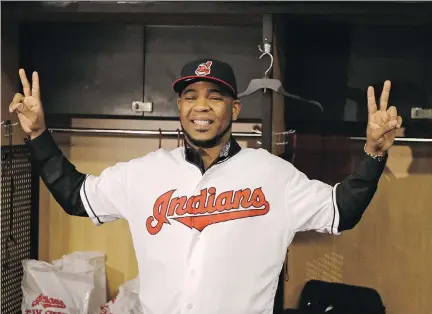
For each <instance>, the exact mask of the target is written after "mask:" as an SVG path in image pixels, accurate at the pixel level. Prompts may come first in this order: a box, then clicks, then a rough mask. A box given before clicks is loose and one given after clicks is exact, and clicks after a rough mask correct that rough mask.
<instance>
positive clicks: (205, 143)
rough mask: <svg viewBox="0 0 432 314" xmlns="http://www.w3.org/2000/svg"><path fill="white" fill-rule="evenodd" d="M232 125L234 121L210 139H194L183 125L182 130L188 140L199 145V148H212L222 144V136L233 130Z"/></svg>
mask: <svg viewBox="0 0 432 314" xmlns="http://www.w3.org/2000/svg"><path fill="white" fill-rule="evenodd" d="M231 127H232V121H231V122H230V123H229V124H228V126H227V127H226V128H225V129H224V130H223V131H222V132H221V133H219V134H217V135H216V136H214V137H213V138H211V139H208V140H197V139H194V138H193V137H192V136H191V135H190V134H189V133H187V132H186V130H185V129H184V128H183V125H182V131H183V134H184V136H185V138H186V140H187V141H189V143H191V144H192V145H194V146H196V147H198V148H212V147H215V146H217V145H219V144H220V142H221V140H222V138H223V137H224V136H225V134H227V132H228V131H229V130H231Z"/></svg>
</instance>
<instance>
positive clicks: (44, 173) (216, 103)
mask: <svg viewBox="0 0 432 314" xmlns="http://www.w3.org/2000/svg"><path fill="white" fill-rule="evenodd" d="M19 75H20V77H21V82H22V85H23V93H24V95H22V94H20V93H18V94H16V95H15V97H14V99H13V101H12V103H11V104H10V107H9V109H10V111H11V112H16V113H17V115H18V118H19V120H20V123H21V126H22V127H23V129H24V131H25V132H26V133H27V134H28V135H29V139H28V141H27V143H28V146H29V148H30V150H31V152H32V158H33V159H34V161H35V163H36V165H37V166H38V168H39V173H40V175H41V177H42V179H43V181H44V183H45V184H46V186H47V187H48V189H49V191H50V192H51V193H52V195H53V196H54V198H55V199H56V200H57V202H58V203H59V204H60V205H61V206H62V208H63V209H64V210H65V211H66V212H67V213H68V214H70V215H75V216H83V217H90V218H91V219H92V221H93V222H94V223H95V224H96V225H102V224H104V223H106V222H109V221H113V220H116V219H119V218H123V219H126V220H127V221H128V223H129V227H130V231H131V235H132V239H133V244H134V248H135V252H136V255H137V261H138V266H139V278H140V300H141V304H142V306H143V308H144V313H146V314H156V313H157V314H176V313H199V314H203V313H205V314H216V313H217V314H220V313H224V314H225V313H233V314H234V313H235V314H270V313H272V312H273V301H274V297H275V292H276V288H277V283H278V278H279V273H280V271H281V268H282V265H283V262H284V258H285V253H286V250H287V248H288V246H289V245H290V243H291V241H292V239H293V237H294V235H295V233H296V232H300V231H306V230H315V231H318V232H326V233H331V234H339V233H341V232H342V231H343V230H348V229H351V228H353V227H354V226H355V225H356V224H357V223H358V222H359V220H360V218H361V217H362V215H363V212H364V211H365V209H366V208H367V206H368V205H369V203H370V201H371V199H372V197H373V195H374V194H375V192H376V188H377V184H378V181H379V178H380V176H381V174H382V171H383V169H384V166H385V163H386V160H387V150H388V149H389V148H390V147H391V146H392V144H393V142H394V138H395V131H396V129H397V128H399V127H400V126H401V123H402V121H401V118H400V117H398V116H397V112H396V108H395V107H393V106H392V107H389V108H387V102H388V98H389V92H390V82H388V81H387V82H385V84H384V88H383V93H382V95H381V103H380V108H378V106H377V104H376V102H375V97H374V91H373V89H372V88H369V89H368V95H367V97H368V110H369V120H368V125H367V130H366V134H367V143H366V145H365V147H364V157H363V160H362V162H361V163H360V164H359V165H358V167H357V169H356V170H355V171H354V173H353V174H351V175H350V176H348V177H347V178H346V179H345V180H343V181H342V182H341V183H340V184H337V185H335V186H330V185H328V184H326V183H323V182H320V181H317V180H310V179H309V178H307V176H306V175H305V174H304V173H302V172H300V171H299V170H297V169H296V168H295V167H294V166H293V165H292V164H290V163H289V162H287V161H285V160H283V159H281V158H278V157H276V156H274V155H272V154H270V153H269V152H267V151H266V150H263V149H251V148H244V149H242V148H241V147H240V146H239V145H238V143H237V142H236V140H235V139H234V138H233V136H232V135H231V125H232V123H233V121H235V120H236V119H237V118H238V116H239V114H240V109H241V105H240V101H239V100H238V98H237V85H236V79H235V76H234V73H233V70H232V68H231V67H230V66H229V65H228V64H226V63H224V62H221V61H218V60H212V59H203V60H196V61H192V62H190V63H188V64H186V65H185V66H184V67H183V70H182V73H181V77H180V78H179V79H178V80H177V81H176V82H174V85H173V89H174V91H175V92H176V93H177V94H178V108H179V114H180V121H181V124H182V127H183V130H184V134H185V147H179V148H176V149H174V150H171V151H167V150H164V149H159V150H157V151H156V152H153V153H150V154H148V155H146V156H143V157H140V158H136V159H133V160H131V161H129V162H122V163H118V164H116V165H113V166H112V167H109V168H107V169H105V170H104V171H103V172H102V173H101V174H100V175H98V176H96V175H90V174H83V173H81V172H79V171H77V170H76V169H75V167H74V166H73V165H72V164H71V163H70V162H69V161H68V160H67V159H66V158H65V156H64V155H63V153H62V152H61V151H60V149H59V148H58V146H57V145H56V143H55V142H54V140H53V138H52V137H51V135H50V133H49V131H48V130H47V128H46V125H45V121H44V114H43V109H42V102H41V99H40V85H39V77H38V74H37V73H36V72H34V73H33V76H32V86H31V85H30V83H29V82H28V80H27V77H26V75H25V73H24V70H20V71H19Z"/></svg>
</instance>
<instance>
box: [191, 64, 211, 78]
mask: <svg viewBox="0 0 432 314" xmlns="http://www.w3.org/2000/svg"><path fill="white" fill-rule="evenodd" d="M212 64H213V62H211V61H207V62H206V63H201V64H200V65H199V66H198V67H197V69H196V70H195V74H196V75H199V76H206V75H209V74H210V71H211V66H212Z"/></svg>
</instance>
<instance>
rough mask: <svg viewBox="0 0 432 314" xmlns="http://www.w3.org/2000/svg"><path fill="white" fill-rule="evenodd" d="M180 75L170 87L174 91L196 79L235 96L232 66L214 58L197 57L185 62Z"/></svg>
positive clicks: (178, 91) (234, 79)
mask: <svg viewBox="0 0 432 314" xmlns="http://www.w3.org/2000/svg"><path fill="white" fill-rule="evenodd" d="M180 76H181V77H180V78H179V79H177V80H176V81H174V83H173V85H172V87H173V89H174V91H175V92H176V93H181V92H182V90H183V89H184V88H185V87H186V86H188V85H189V84H191V83H194V82H196V81H209V82H214V83H216V84H218V85H219V86H221V87H224V89H227V90H228V91H229V92H230V93H231V94H232V95H233V96H234V98H237V82H236V78H235V75H234V71H233V69H232V67H231V66H230V65H229V64H228V63H225V62H222V61H219V60H215V59H199V60H195V61H191V62H189V63H186V64H185V65H184V66H183V68H182V70H181V75H180Z"/></svg>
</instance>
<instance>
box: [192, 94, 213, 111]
mask: <svg viewBox="0 0 432 314" xmlns="http://www.w3.org/2000/svg"><path fill="white" fill-rule="evenodd" d="M193 109H194V110H195V111H199V112H206V111H209V110H210V106H209V105H208V103H207V98H206V97H199V98H198V99H197V100H196V102H195V105H194V108H193Z"/></svg>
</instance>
